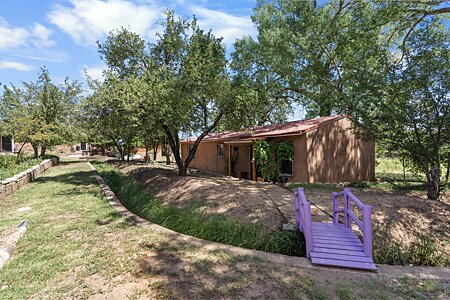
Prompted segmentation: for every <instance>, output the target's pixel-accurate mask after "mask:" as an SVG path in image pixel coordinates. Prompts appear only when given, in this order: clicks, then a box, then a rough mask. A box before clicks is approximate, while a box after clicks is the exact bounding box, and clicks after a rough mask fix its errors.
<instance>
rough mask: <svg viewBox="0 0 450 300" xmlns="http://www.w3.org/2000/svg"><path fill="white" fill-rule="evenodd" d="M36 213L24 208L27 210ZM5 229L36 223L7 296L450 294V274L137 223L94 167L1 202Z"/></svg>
mask: <svg viewBox="0 0 450 300" xmlns="http://www.w3.org/2000/svg"><path fill="white" fill-rule="evenodd" d="M24 206H29V207H31V208H32V210H30V211H27V212H23V213H18V212H17V209H18V208H20V207H24ZM0 214H1V215H2V218H1V219H0V230H2V229H6V228H9V227H11V226H13V225H14V224H17V223H18V222H19V221H20V220H21V219H23V218H27V219H29V220H30V227H29V230H28V232H27V234H26V235H25V236H24V238H23V239H21V240H20V241H19V243H18V245H17V250H16V253H15V254H14V255H13V257H12V259H11V260H10V261H9V262H8V263H7V264H6V266H5V267H4V269H3V270H2V272H1V273H0V298H1V299H42V298H46V299H211V298H214V299H256V298H258V299H261V298H270V299H352V298H358V299H378V298H383V299H404V298H419V299H420V298H422V299H431V298H433V299H444V298H445V297H446V295H448V290H449V282H448V281H447V280H433V279H432V276H425V277H422V278H408V277H406V276H405V274H406V273H404V272H401V273H400V274H398V276H393V277H386V278H384V277H383V278H380V277H375V276H373V274H371V273H365V272H358V273H356V272H344V271H342V270H339V269H317V268H300V267H299V265H298V263H297V262H298V261H301V260H302V258H289V257H286V258H284V256H278V257H280V259H279V260H278V259H277V260H273V261H270V260H262V259H260V258H258V257H257V256H253V255H249V254H238V253H235V254H230V253H229V252H226V251H223V250H221V249H214V248H211V247H209V246H208V245H207V244H204V243H196V242H192V241H191V240H186V239H184V238H182V237H176V236H174V235H169V234H166V233H162V232H157V231H154V230H151V229H149V228H144V227H139V226H135V225H134V224H132V223H130V222H129V221H127V220H126V219H125V218H123V217H122V216H121V215H119V214H117V213H116V211H115V210H114V209H113V208H112V207H110V206H109V204H108V203H107V202H106V201H105V199H104V198H103V197H102V196H101V194H100V190H99V187H98V185H97V183H96V182H95V179H94V177H93V174H92V172H91V171H90V170H89V169H88V166H87V165H86V164H85V163H70V164H63V165H61V166H58V167H55V168H54V169H51V170H49V171H48V173H46V174H45V176H43V177H41V178H39V179H38V180H37V181H36V182H34V183H33V184H30V185H29V186H28V187H26V188H25V189H23V190H21V191H18V192H17V193H15V194H14V195H12V196H10V197H8V198H6V199H5V200H4V201H3V202H2V203H1V205H0Z"/></svg>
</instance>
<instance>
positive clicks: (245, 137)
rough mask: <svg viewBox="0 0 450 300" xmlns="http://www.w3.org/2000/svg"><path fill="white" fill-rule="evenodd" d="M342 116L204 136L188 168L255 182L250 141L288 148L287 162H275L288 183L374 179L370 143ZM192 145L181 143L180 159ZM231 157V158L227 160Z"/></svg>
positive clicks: (186, 142)
mask: <svg viewBox="0 0 450 300" xmlns="http://www.w3.org/2000/svg"><path fill="white" fill-rule="evenodd" d="M350 126H351V121H350V120H349V118H348V117H347V116H346V115H338V116H326V117H319V118H315V119H309V120H299V121H292V122H286V123H282V124H274V125H267V126H259V127H254V128H250V129H247V130H244V131H233V132H232V131H229V132H222V133H214V134H209V135H207V136H206V137H205V138H204V139H203V140H202V141H201V142H200V144H199V146H198V148H197V152H196V153H195V157H194V159H193V160H192V162H191V163H190V165H189V167H191V168H194V169H199V170H203V171H209V172H214V173H220V174H224V175H229V176H234V177H240V178H245V179H252V180H255V181H256V180H257V179H258V178H259V177H260V175H261V174H260V172H259V170H258V169H257V167H256V164H255V160H254V159H253V158H254V156H255V142H256V141H260V140H265V141H267V142H268V143H269V144H275V143H279V142H290V143H292V148H293V155H292V159H290V160H288V161H282V162H280V168H281V170H280V171H281V173H283V174H284V175H286V176H288V177H289V182H308V183H314V182H321V183H337V182H354V181H373V180H375V144H374V142H371V141H363V140H362V139H359V138H358V137H357V136H356V135H355V134H354V133H353V132H352V131H351V130H350ZM194 141H195V139H194V140H192V139H191V140H184V141H182V142H181V143H182V145H181V155H182V158H183V159H186V157H187V155H188V152H189V148H190V147H192V144H193V143H194ZM230 158H231V159H230Z"/></svg>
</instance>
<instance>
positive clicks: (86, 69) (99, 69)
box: [78, 65, 106, 80]
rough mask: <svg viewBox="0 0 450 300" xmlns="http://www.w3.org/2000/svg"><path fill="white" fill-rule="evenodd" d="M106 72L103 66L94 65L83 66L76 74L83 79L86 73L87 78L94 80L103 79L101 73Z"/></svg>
mask: <svg viewBox="0 0 450 300" xmlns="http://www.w3.org/2000/svg"><path fill="white" fill-rule="evenodd" d="M104 70H106V66H105V65H95V66H86V65H85V66H83V70H80V71H79V72H78V73H79V74H80V76H81V77H84V76H85V75H86V73H87V75H88V76H89V77H91V78H92V79H94V80H101V79H103V71H104Z"/></svg>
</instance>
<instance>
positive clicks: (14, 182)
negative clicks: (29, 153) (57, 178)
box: [0, 157, 59, 200]
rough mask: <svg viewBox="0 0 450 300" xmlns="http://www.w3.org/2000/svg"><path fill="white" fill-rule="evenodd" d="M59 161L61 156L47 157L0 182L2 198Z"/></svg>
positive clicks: (0, 195)
mask: <svg viewBox="0 0 450 300" xmlns="http://www.w3.org/2000/svg"><path fill="white" fill-rule="evenodd" d="M58 163H59V157H52V158H50V159H46V160H44V161H42V162H41V163H39V164H37V165H35V166H34V167H32V168H30V169H28V170H25V171H23V172H21V173H19V174H17V175H15V176H13V177H10V178H7V179H5V180H3V181H1V182H0V200H1V199H4V198H6V197H7V196H9V195H11V194H12V193H14V192H15V191H17V190H18V189H20V188H21V187H22V186H24V185H25V184H27V183H29V182H32V181H34V180H35V179H36V178H37V177H38V176H39V175H41V174H42V173H44V172H45V171H47V170H48V169H49V168H50V167H53V166H54V165H57V164H58Z"/></svg>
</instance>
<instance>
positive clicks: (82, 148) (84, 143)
mask: <svg viewBox="0 0 450 300" xmlns="http://www.w3.org/2000/svg"><path fill="white" fill-rule="evenodd" d="M80 149H81V151H86V150H87V143H86V142H81V147H80Z"/></svg>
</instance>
